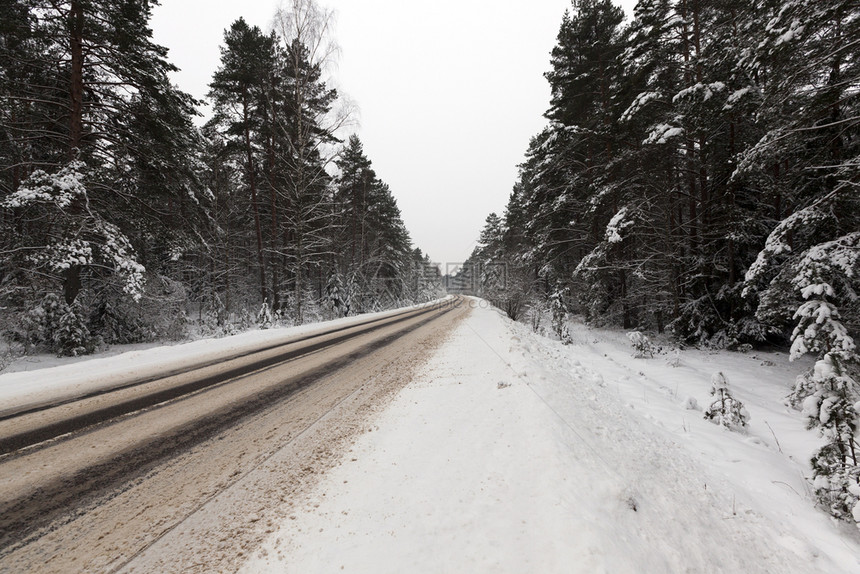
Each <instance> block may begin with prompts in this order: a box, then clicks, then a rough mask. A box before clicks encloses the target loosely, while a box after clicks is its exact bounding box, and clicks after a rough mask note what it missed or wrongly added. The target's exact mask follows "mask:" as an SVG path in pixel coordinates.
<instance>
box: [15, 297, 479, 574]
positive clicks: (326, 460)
mask: <svg viewBox="0 0 860 574" xmlns="http://www.w3.org/2000/svg"><path fill="white" fill-rule="evenodd" d="M467 312H468V310H467V309H465V308H463V309H457V310H455V311H453V312H450V313H447V314H446V315H444V316H443V317H441V318H439V319H436V320H434V321H433V322H431V323H430V324H429V325H426V326H425V327H423V328H420V329H418V330H415V331H413V332H410V333H408V334H407V335H405V336H403V337H402V338H401V339H399V340H397V341H396V342H395V343H394V344H391V345H389V346H387V347H385V348H383V349H380V350H377V351H375V352H373V353H372V354H370V355H368V356H365V357H363V358H361V359H359V360H357V361H355V363H354V364H352V365H350V366H349V367H348V368H346V369H344V370H342V371H339V372H338V373H336V374H333V375H329V376H327V377H325V378H323V379H321V380H319V381H317V382H316V383H314V384H313V385H310V386H308V387H305V388H303V389H301V390H300V391H297V392H296V393H294V394H293V395H292V396H290V397H289V398H288V399H286V400H284V401H282V402H280V403H279V404H276V405H273V406H272V407H270V408H269V409H267V410H266V411H264V412H262V413H260V414H259V415H258V416H254V417H252V418H249V419H247V420H245V421H243V422H241V423H239V424H238V425H236V426H234V427H232V428H229V429H228V430H225V431H223V432H220V433H218V434H217V435H216V436H214V437H213V438H211V439H208V440H206V441H204V442H201V443H199V444H197V445H196V446H194V447H193V448H191V449H190V450H187V451H185V452H182V453H180V454H178V455H177V456H175V457H173V458H171V459H170V460H167V461H164V462H162V463H159V464H157V465H153V466H152V468H143V469H141V471H140V473H139V475H138V476H137V477H135V478H134V479H133V480H131V481H129V482H127V483H125V484H124V485H123V486H122V488H121V489H119V490H118V491H113V492H110V493H107V494H102V495H100V496H98V497H95V498H92V499H91V500H89V501H85V502H84V503H83V504H82V505H81V507H80V508H79V509H78V511H77V513H76V514H75V515H74V516H67V517H66V518H65V519H64V520H63V521H61V523H60V524H54V525H52V526H51V527H50V529H48V531H46V532H43V533H40V536H39V537H37V538H36V539H35V540H33V541H32V542H31V543H29V544H28V545H26V546H24V547H22V548H20V549H17V550H14V551H13V552H12V553H10V554H8V555H6V556H4V557H3V558H2V559H0V572H21V571H39V572H42V573H46V574H47V573H51V572H57V573H60V572H62V573H66V572H70V571H87V572H116V571H122V572H230V571H235V570H236V568H237V567H238V566H239V564H241V562H242V561H243V560H244V559H245V558H246V557H247V554H248V553H249V552H250V551H251V550H252V549H254V548H256V547H258V546H259V545H260V543H261V541H262V540H263V539H264V538H265V537H266V536H267V534H269V533H271V532H272V530H273V528H274V525H276V524H278V523H280V522H281V521H283V520H284V519H288V517H289V516H291V514H292V513H293V509H294V505H295V504H296V501H297V500H299V499H300V498H301V494H302V493H304V492H307V491H308V490H309V489H311V488H312V487H313V486H315V485H316V484H317V483H318V481H319V479H320V478H321V476H322V475H323V474H324V473H325V472H326V470H328V469H330V468H332V467H333V466H335V465H338V464H342V463H343V462H344V460H343V456H344V455H345V453H347V452H348V449H349V446H350V445H351V444H352V442H353V441H354V440H355V438H356V437H357V436H359V435H361V434H362V433H365V432H373V430H374V427H373V419H374V416H375V415H376V414H377V413H379V412H380V411H381V410H382V409H384V407H385V405H386V404H387V403H388V402H389V401H390V400H391V399H392V398H393V397H394V396H395V395H396V394H397V393H398V392H399V391H400V389H402V388H403V387H404V386H405V385H406V384H407V383H408V382H409V381H410V380H411V378H412V376H413V373H414V372H415V371H416V369H417V368H418V367H419V366H420V365H422V364H423V363H424V361H425V360H426V359H427V357H429V356H431V355H432V352H433V350H434V349H435V348H437V347H438V346H439V345H440V344H441V343H442V342H444V341H445V340H446V338H447V336H448V334H449V333H450V332H451V331H452V329H453V327H454V326H455V324H456V323H458V322H459V321H460V320H461V319H462V317H463V316H464V315H465V314H466V313H467Z"/></svg>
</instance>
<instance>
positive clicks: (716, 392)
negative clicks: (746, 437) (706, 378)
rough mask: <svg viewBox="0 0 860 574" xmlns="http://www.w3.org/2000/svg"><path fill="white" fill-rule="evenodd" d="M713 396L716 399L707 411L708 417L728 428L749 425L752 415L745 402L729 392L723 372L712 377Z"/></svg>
mask: <svg viewBox="0 0 860 574" xmlns="http://www.w3.org/2000/svg"><path fill="white" fill-rule="evenodd" d="M711 396H712V397H714V399H715V400H714V402H712V403H711V406H710V407H708V410H706V411H705V418H706V419H708V420H710V421H714V422H716V423H717V424H719V425H720V426H721V427H723V428H727V429H737V428H739V427H744V426H746V425H747V423H748V422H749V420H750V415H749V413H748V412H747V410H746V409H745V408H744V404H743V403H742V402H740V401H739V400H737V399H736V398H734V397H733V396H732V394H731V393H730V392H729V382H728V380H727V379H726V376H725V375H724V374H723V373H722V372H719V373H714V375H713V376H712V377H711Z"/></svg>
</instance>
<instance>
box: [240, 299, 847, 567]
mask: <svg viewBox="0 0 860 574" xmlns="http://www.w3.org/2000/svg"><path fill="white" fill-rule="evenodd" d="M474 305H475V307H476V308H475V310H474V311H473V313H472V315H471V317H470V318H469V319H467V320H466V321H465V322H463V323H462V324H461V325H460V327H459V328H458V329H457V330H456V331H455V332H454V334H453V335H452V338H451V340H450V341H449V342H448V343H447V344H446V345H444V346H443V347H442V348H441V349H440V351H439V352H438V353H437V355H436V356H435V357H433V358H432V360H431V362H430V363H429V364H428V365H427V366H426V367H425V369H424V370H423V372H422V374H421V375H420V376H419V377H418V378H416V379H415V380H414V381H413V382H412V383H411V384H410V385H409V386H407V387H406V388H405V390H404V391H403V392H402V393H401V394H400V395H399V396H398V398H397V399H396V400H395V401H394V402H393V403H392V405H391V406H390V407H389V408H388V409H387V410H386V411H385V412H384V413H382V415H380V418H379V419H378V421H377V423H376V430H375V431H374V432H371V433H368V434H365V435H363V436H362V437H361V438H360V439H359V440H358V441H357V442H356V444H354V445H353V447H352V450H351V452H350V453H349V455H348V457H347V458H346V459H345V460H344V461H343V463H342V464H341V465H340V466H338V467H336V468H335V469H333V470H332V471H331V472H330V474H329V475H328V476H327V477H326V478H325V479H324V480H323V481H322V483H321V484H320V486H319V487H318V488H317V490H316V491H315V492H314V494H313V495H311V496H310V497H309V498H308V499H307V500H306V501H304V502H303V504H302V505H301V508H303V510H302V511H301V512H298V513H296V514H293V515H292V516H289V517H288V518H287V519H286V520H284V522H283V523H282V524H281V525H280V527H279V529H277V530H276V532H274V533H273V534H272V535H271V537H270V538H269V539H268V541H267V542H266V543H265V544H264V545H263V546H262V547H261V548H259V549H258V550H257V551H256V552H255V553H254V555H253V557H252V558H251V559H250V561H249V562H247V564H246V565H245V567H244V569H243V572H247V573H252V572H301V573H308V572H332V571H344V572H373V573H383V572H392V573H393V572H583V573H585V572H589V573H591V572H612V573H619V572H643V573H644V572H647V573H654V572H828V573H834V572H857V571H860V536H858V532H857V531H856V529H855V528H854V527H852V526H849V525H844V524H838V523H835V522H833V521H832V520H830V519H829V518H828V516H827V515H826V514H825V513H823V512H821V511H819V510H817V509H815V508H814V503H813V501H812V498H811V496H810V493H809V491H808V487H807V485H806V482H805V480H804V479H803V474H804V473H808V468H807V463H806V461H807V460H808V458H809V456H810V454H811V453H812V451H813V449H814V448H815V445H816V443H817V440H816V437H815V435H814V434H813V433H810V432H807V431H805V430H803V422H802V420H801V417H800V415H799V413H797V412H794V411H791V410H790V409H788V408H786V407H784V406H783V405H782V398H783V397H784V395H785V394H786V393H787V391H788V389H789V386H790V382H791V381H792V380H793V377H794V375H795V374H797V372H799V371H800V370H802V368H803V367H804V366H803V365H796V364H795V365H790V364H788V362H787V360H786V358H785V356H784V355H783V354H779V353H767V354H762V353H751V354H749V355H743V354H737V353H718V354H708V353H706V352H701V351H683V352H680V353H679V354H678V355H677V356H676V355H675V354H673V353H670V354H668V355H659V354H658V355H657V356H656V357H655V358H653V359H652V358H648V359H634V358H632V356H631V347H630V343H629V341H628V340H627V338H626V337H625V335H624V333H621V332H616V331H609V330H606V331H604V330H591V329H588V328H586V327H583V326H581V325H572V326H571V329H572V335H573V339H574V344H572V345H569V346H563V345H561V344H560V343H558V342H555V341H550V340H549V339H545V338H543V337H540V336H537V335H534V334H533V333H532V332H531V331H530V329H529V328H528V327H526V326H524V325H521V324H516V323H513V322H511V321H509V320H507V319H506V318H505V317H503V316H502V314H501V313H500V312H498V311H496V310H494V309H487V308H486V306H485V305H483V304H481V303H478V302H477V301H475V302H474ZM667 359H668V360H667ZM717 370H721V371H723V372H724V373H725V374H726V376H727V378H728V381H729V384H730V385H731V387H732V389H733V390H734V391H735V395H736V396H737V397H738V398H739V399H740V400H742V401H744V402H745V404H746V406H747V409H748V410H749V412H750V414H751V416H752V421H751V423H750V426H749V428H748V430H747V432H745V433H736V432H729V431H726V430H723V429H722V428H720V427H718V426H716V425H714V424H712V423H710V422H708V421H705V420H704V419H703V416H702V412H701V411H700V410H695V409H688V408H687V406H689V405H690V404H691V403H692V401H690V400H689V399H690V397H692V398H695V399H696V401H697V402H698V404H699V405H707V404H709V402H710V401H709V391H710V378H711V375H712V374H713V373H714V372H715V371H717Z"/></svg>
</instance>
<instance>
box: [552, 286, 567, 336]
mask: <svg viewBox="0 0 860 574" xmlns="http://www.w3.org/2000/svg"><path fill="white" fill-rule="evenodd" d="M549 309H550V313H551V314H552V332H553V333H555V336H556V337H558V340H559V341H561V342H562V343H563V344H565V345H570V343H571V340H570V329H569V328H568V326H567V307H566V306H565V304H564V293H563V291H562V290H556V291H554V292H553V293H552V295H550V298H549Z"/></svg>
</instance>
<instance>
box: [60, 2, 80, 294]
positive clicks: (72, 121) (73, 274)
mask: <svg viewBox="0 0 860 574" xmlns="http://www.w3.org/2000/svg"><path fill="white" fill-rule="evenodd" d="M68 25H69V49H70V52H71V70H70V78H69V80H70V81H69V96H70V99H71V102H70V107H69V109H70V116H69V161H72V160H74V159H75V158H77V157H78V155H79V153H80V149H81V143H82V141H83V134H84V8H83V5H82V4H81V0H72V2H71V6H70V8H69V24H68ZM69 209H70V211H71V212H72V213H79V212H80V211H81V209H82V206H81V204H80V200H79V199H75V200H74V201H73V202H72V205H71V206H70V208H69ZM80 291H81V266H80V265H72V266H70V267H69V268H68V269H66V271H65V273H64V274H63V298H64V299H65V300H66V303H67V304H69V305H71V304H72V303H74V302H75V299H77V297H78V293H80Z"/></svg>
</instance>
